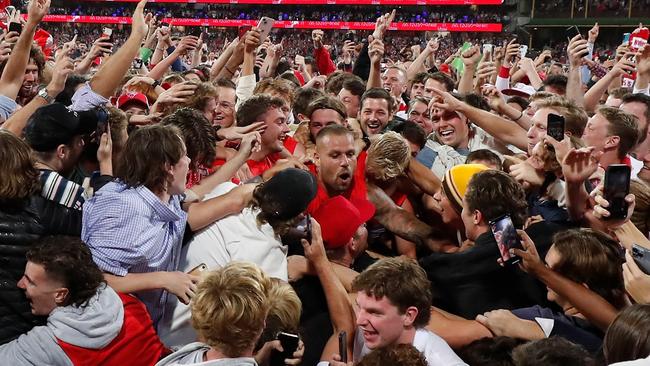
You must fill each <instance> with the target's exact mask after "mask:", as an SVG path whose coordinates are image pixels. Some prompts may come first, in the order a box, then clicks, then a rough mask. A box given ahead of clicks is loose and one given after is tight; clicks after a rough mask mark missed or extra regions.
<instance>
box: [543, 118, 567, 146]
mask: <svg viewBox="0 0 650 366" xmlns="http://www.w3.org/2000/svg"><path fill="white" fill-rule="evenodd" d="M546 134H547V135H549V136H551V137H552V138H554V139H555V140H557V141H562V140H564V117H563V116H558V115H557V114H553V113H549V115H548V117H547V119H546Z"/></svg>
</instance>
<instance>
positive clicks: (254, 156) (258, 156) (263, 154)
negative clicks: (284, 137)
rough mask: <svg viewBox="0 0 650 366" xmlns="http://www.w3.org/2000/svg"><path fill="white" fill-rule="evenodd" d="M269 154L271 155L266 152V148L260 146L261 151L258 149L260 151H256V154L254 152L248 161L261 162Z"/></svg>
mask: <svg viewBox="0 0 650 366" xmlns="http://www.w3.org/2000/svg"><path fill="white" fill-rule="evenodd" d="M270 154H271V152H270V151H268V149H267V148H265V147H264V146H262V149H260V151H257V152H254V153H252V154H251V157H250V158H249V160H254V161H262V160H264V159H265V158H266V157H267V156H268V155H270Z"/></svg>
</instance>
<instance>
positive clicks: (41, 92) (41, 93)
mask: <svg viewBox="0 0 650 366" xmlns="http://www.w3.org/2000/svg"><path fill="white" fill-rule="evenodd" d="M38 96H39V97H41V98H43V99H45V101H46V102H47V103H48V104H52V102H54V97H52V96H50V95H49V94H48V93H47V88H43V89H41V90H39V91H38Z"/></svg>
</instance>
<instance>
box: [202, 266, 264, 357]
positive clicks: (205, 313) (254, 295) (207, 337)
mask: <svg viewBox="0 0 650 366" xmlns="http://www.w3.org/2000/svg"><path fill="white" fill-rule="evenodd" d="M270 287H271V283H270V280H269V278H268V277H267V276H266V275H265V274H264V273H263V272H262V270H261V269H260V268H259V267H258V266H257V265H255V264H253V263H248V262H231V263H229V264H227V265H226V266H225V267H223V268H221V269H219V270H216V271H213V272H210V273H209V274H208V275H207V276H206V277H205V278H204V279H203V280H202V281H201V282H200V283H199V286H198V289H197V291H196V296H195V297H194V298H193V299H192V303H191V304H190V309H191V311H192V326H193V327H194V329H196V331H197V332H198V334H199V336H200V337H201V338H202V339H203V340H204V341H205V342H206V343H207V344H208V345H209V346H210V347H213V348H216V349H218V350H219V351H221V352H222V353H223V354H224V355H226V356H227V357H231V358H235V357H240V356H241V355H242V354H243V353H244V352H246V351H247V350H249V349H252V347H253V346H254V345H255V342H256V341H257V339H258V338H259V336H260V334H261V333H262V330H263V328H264V321H265V319H266V316H267V314H268V310H269V301H268V295H267V293H268V291H269V288H270Z"/></svg>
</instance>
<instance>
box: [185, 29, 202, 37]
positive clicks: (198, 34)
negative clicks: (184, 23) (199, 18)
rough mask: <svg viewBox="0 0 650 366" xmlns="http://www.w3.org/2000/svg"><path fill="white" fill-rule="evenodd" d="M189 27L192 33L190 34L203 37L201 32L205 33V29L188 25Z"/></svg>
mask: <svg viewBox="0 0 650 366" xmlns="http://www.w3.org/2000/svg"><path fill="white" fill-rule="evenodd" d="M188 28H189V31H188V33H189V34H190V36H194V37H197V38H198V37H201V33H203V29H202V28H201V27H188Z"/></svg>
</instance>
